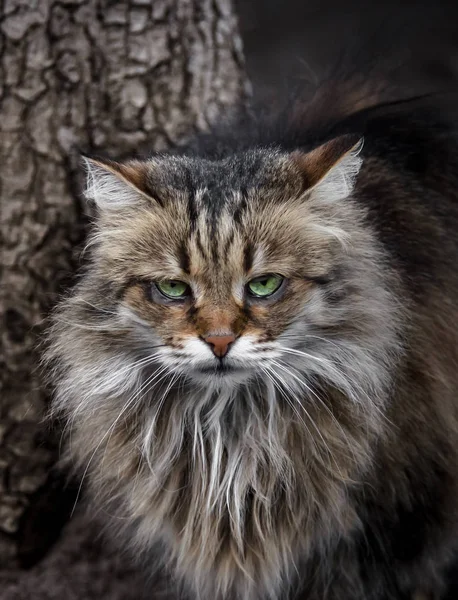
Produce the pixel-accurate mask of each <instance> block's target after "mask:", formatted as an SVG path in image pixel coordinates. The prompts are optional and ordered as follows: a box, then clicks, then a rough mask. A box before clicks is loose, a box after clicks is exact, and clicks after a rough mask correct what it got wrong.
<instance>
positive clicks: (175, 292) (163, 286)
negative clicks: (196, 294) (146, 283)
mask: <svg viewBox="0 0 458 600" xmlns="http://www.w3.org/2000/svg"><path fill="white" fill-rule="evenodd" d="M156 287H157V289H158V290H159V291H160V292H161V294H163V295H164V296H166V297H167V298H171V299H172V300H181V299H182V298H186V297H187V296H189V294H190V289H189V285H188V284H187V283H184V281H176V280H175V279H169V280H168V281H158V282H157V283H156Z"/></svg>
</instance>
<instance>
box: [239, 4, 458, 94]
mask: <svg viewBox="0 0 458 600" xmlns="http://www.w3.org/2000/svg"><path fill="white" fill-rule="evenodd" d="M236 7H237V13H238V15H239V23H240V31H241V35H242V38H243V43H244V52H245V58H246V64H247V69H248V74H249V78H250V80H251V82H252V84H253V91H254V94H255V97H256V98H266V97H269V96H270V95H271V94H272V93H274V91H275V93H279V94H282V95H284V94H286V93H287V91H288V90H289V89H291V86H292V85H296V84H297V83H298V82H306V81H310V82H311V83H314V78H317V79H319V78H320V77H322V76H323V75H324V74H325V73H326V72H327V71H328V70H329V69H330V68H333V67H334V66H335V65H336V64H337V63H338V62H339V60H341V59H342V57H343V56H345V57H346V60H349V61H351V62H352V63H353V64H354V65H355V66H356V68H358V67H361V66H363V67H365V66H366V65H367V64H368V62H370V63H371V65H373V66H374V67H376V68H377V69H381V70H383V69H384V68H385V69H387V70H389V71H390V75H391V77H392V78H395V79H396V81H398V82H399V83H400V84H402V85H404V86H405V87H406V88H407V87H408V88H410V89H411V90H412V91H413V92H415V91H418V92H422V91H431V90H439V89H449V88H450V87H454V86H456V84H457V81H458V1H456V0H398V1H394V0H385V1H383V0H371V1H370V0H368V1H364V0H346V1H339V0H326V1H323V0H321V1H320V0H237V1H236ZM358 63H359V64H358Z"/></svg>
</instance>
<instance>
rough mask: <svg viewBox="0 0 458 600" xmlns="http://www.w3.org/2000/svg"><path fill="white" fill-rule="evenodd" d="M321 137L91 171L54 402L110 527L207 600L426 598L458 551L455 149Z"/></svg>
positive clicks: (372, 130) (433, 130)
mask: <svg viewBox="0 0 458 600" xmlns="http://www.w3.org/2000/svg"><path fill="white" fill-rule="evenodd" d="M330 102H331V104H332V97H331V100H330ZM301 110H302V109H301ZM306 111H307V109H305V112H306ZM312 112H313V111H312ZM337 112H338V111H337ZM345 116H346V115H345ZM318 121H319V119H317V120H316V122H317V123H318V125H317V126H316V127H315V128H313V127H308V130H309V133H307V128H305V130H304V131H298V130H297V127H298V126H297V121H296V125H295V126H294V125H293V126H292V129H291V131H293V134H294V135H291V134H288V135H283V136H279V137H278V138H277V139H274V140H272V139H271V140H269V142H270V143H269V144H267V143H266V141H265V140H264V141H259V140H257V139H256V138H255V137H254V136H252V138H251V139H250V135H248V136H247V137H248V140H247V141H244V142H243V143H242V142H240V140H239V141H238V142H236V143H235V146H234V145H231V143H229V142H227V145H226V142H225V141H224V140H223V141H218V140H212V139H211V138H208V139H207V140H206V141H205V143H204V144H203V145H202V146H201V150H198V149H197V150H193V151H192V153H190V152H182V153H180V154H178V155H176V156H171V155H161V156H157V157H153V158H152V159H151V160H149V161H146V162H130V163H125V164H124V165H117V164H115V163H108V164H105V165H104V164H103V163H93V164H92V166H90V176H91V181H90V186H89V187H90V189H89V195H90V196H91V197H93V198H94V199H95V201H96V203H97V204H98V206H99V209H100V215H99V220H98V224H97V231H96V233H95V235H94V237H93V248H92V258H91V262H90V265H89V267H88V270H87V272H86V274H85V275H84V277H83V278H82V280H81V282H80V283H79V284H78V286H77V287H76V289H75V291H74V293H73V294H72V296H70V297H69V298H68V299H67V300H66V301H64V302H63V304H62V305H61V307H60V309H59V310H58V312H57V313H56V317H55V326H54V330H53V332H52V334H51V338H52V340H51V341H52V346H51V350H50V354H49V356H50V359H51V360H52V361H54V365H55V371H54V373H55V377H56V381H57V398H56V402H55V406H56V409H59V410H60V411H62V412H63V414H64V416H65V417H66V418H67V419H68V422H69V430H70V443H69V449H70V452H69V455H70V457H71V458H72V460H74V462H75V463H76V465H78V466H79V467H80V468H81V470H82V472H83V473H84V476H85V478H86V480H87V482H88V484H89V488H90V490H91V493H92V494H93V498H94V502H96V503H97V504H98V505H100V506H107V513H109V514H114V515H115V518H114V519H113V521H112V525H111V527H112V528H113V529H114V530H116V531H119V532H122V531H123V530H124V529H125V532H126V533H125V535H126V536H127V537H128V538H129V541H130V542H131V544H132V545H133V546H134V547H136V548H137V549H138V550H139V551H141V553H142V554H144V555H149V554H150V553H151V551H152V549H153V548H154V549H155V555H156V557H157V556H159V557H160V558H161V559H162V560H163V563H164V564H165V565H167V566H168V567H170V568H171V570H172V576H173V578H174V579H175V580H176V581H179V582H182V583H183V587H184V588H185V589H186V590H187V591H188V592H189V594H190V595H191V597H192V596H193V595H195V596H196V597H199V598H201V599H202V600H207V599H208V600H210V599H213V598H214V599H215V600H216V599H218V600H220V599H221V600H222V599H228V600H229V599H230V600H236V599H240V600H257V599H260V600H261V599H262V600H264V599H267V598H279V599H281V600H283V599H286V598H296V597H297V598H301V599H303V600H323V599H325V598H326V599H329V600H349V599H351V600H394V599H396V600H397V599H404V598H405V599H407V598H414V597H415V598H416V597H418V598H420V597H421V596H420V595H421V594H424V595H426V597H428V594H436V593H439V592H440V590H441V586H442V578H443V569H444V568H445V566H446V565H447V564H448V561H449V560H450V558H451V555H452V552H453V549H454V548H455V547H456V545H457V544H456V542H457V536H458V514H457V512H458V511H457V504H458V460H457V454H458V328H457V326H456V325H457V323H458V271H457V260H458V234H457V227H458V191H457V190H458V149H457V148H458V147H457V144H456V136H454V134H453V133H452V131H451V128H447V127H446V126H439V125H438V124H437V123H435V122H433V121H431V120H429V118H424V117H423V116H421V115H420V116H418V115H417V117H414V116H408V115H407V114H406V113H403V114H396V115H394V116H393V115H390V114H385V115H384V116H383V115H382V116H380V115H379V116H375V117H373V118H371V117H368V118H364V119H363V121H361V122H360V123H359V124H358V128H357V130H358V133H363V134H364V137H365V143H364V148H363V150H362V151H361V148H360V145H358V144H357V140H358V138H357V137H356V138H355V137H350V136H348V135H347V136H344V137H337V136H338V135H339V134H341V133H342V134H348V133H350V132H352V130H353V129H356V128H355V126H354V125H352V123H351V121H350V123H349V122H348V119H347V120H345V119H343V122H342V125H339V124H338V123H333V124H332V132H331V128H330V127H327V128H326V127H324V126H323V127H322V128H321V129H320V126H319V122H318ZM312 125H315V123H312ZM294 127H296V130H295V129H294ZM312 130H313V134H312V133H311V131H312ZM336 137H337V139H334V141H332V139H331V138H336ZM235 138H237V136H235ZM328 140H331V141H330V142H328ZM272 142H275V146H274V145H273V143H272ZM324 142H326V144H325V145H324V146H321V145H320V144H322V143H324ZM237 144H240V146H241V148H237ZM250 146H251V147H250ZM316 148H318V149H316ZM313 149H315V150H313ZM311 150H313V151H311ZM361 158H362V160H363V162H362V166H361ZM358 171H359V174H358ZM355 177H356V184H355V187H353V185H354V183H355ZM153 198H154V199H153ZM265 273H273V274H277V275H279V277H278V278H277V279H278V281H279V282H280V283H279V284H278V285H279V287H278V289H275V290H274V291H273V292H272V294H271V295H268V296H266V298H260V297H259V296H256V295H251V296H250V292H249V286H250V285H252V284H251V282H252V281H254V282H255V285H256V281H257V279H259V278H260V276H264V274H265ZM280 276H281V277H280ZM283 278H284V279H283ZM155 281H156V282H163V281H165V282H166V284H167V282H170V281H172V282H173V286H174V287H176V285H177V283H176V282H177V281H178V284H180V285H181V283H180V282H182V281H184V282H185V283H186V285H187V286H188V287H187V290H188V292H187V294H188V295H187V296H185V295H184V296H183V297H180V299H179V301H176V300H175V299H171V298H170V297H167V296H164V295H163V294H162V292H161V291H160V288H159V287H157V286H155V285H154V284H153V283H152V282H155ZM272 281H274V279H271V280H269V281H267V280H266V279H265V277H264V279H262V277H261V284H262V285H272V286H273V285H274V283H275V282H274V283H272ZM167 285H168V286H169V287H167V288H166V289H169V290H170V289H172V288H170V285H169V284H167ZM183 285H184V284H183ZM180 289H181V288H180ZM254 289H257V288H254ZM173 293H175V292H173ZM215 340H216V341H215ZM224 340H225V341H224ZM223 342H224V343H223ZM212 350H213V353H212ZM226 353H227V355H226ZM223 356H224V358H223ZM127 532H128V533H127ZM158 547H159V548H160V549H159V550H157V548H158ZM416 594H419V595H418V596H415V595H416Z"/></svg>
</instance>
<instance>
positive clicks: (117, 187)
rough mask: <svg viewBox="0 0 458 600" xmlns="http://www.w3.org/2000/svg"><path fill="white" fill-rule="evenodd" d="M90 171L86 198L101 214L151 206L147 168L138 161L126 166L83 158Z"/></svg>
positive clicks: (143, 163) (87, 169)
mask: <svg viewBox="0 0 458 600" xmlns="http://www.w3.org/2000/svg"><path fill="white" fill-rule="evenodd" d="M83 160H84V162H85V166H86V171H87V187H86V190H85V196H86V198H87V199H88V200H92V201H94V202H95V204H96V205H97V207H98V208H99V209H101V210H116V209H121V208H126V207H133V206H137V205H141V204H144V203H145V202H148V203H150V204H151V203H152V202H153V197H152V195H151V191H150V190H149V188H148V165H147V163H145V162H142V161H139V160H130V161H128V162H125V163H120V162H115V161H112V160H106V159H99V158H97V159H95V158H89V157H83Z"/></svg>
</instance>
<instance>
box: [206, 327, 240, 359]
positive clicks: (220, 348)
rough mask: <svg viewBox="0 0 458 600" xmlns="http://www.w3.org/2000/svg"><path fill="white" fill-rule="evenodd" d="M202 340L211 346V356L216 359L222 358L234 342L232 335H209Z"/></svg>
mask: <svg viewBox="0 0 458 600" xmlns="http://www.w3.org/2000/svg"><path fill="white" fill-rule="evenodd" d="M204 340H205V341H206V342H207V344H209V345H210V346H211V349H212V350H213V354H214V355H215V356H217V357H218V358H223V356H225V355H226V354H227V351H228V350H229V346H230V345H231V344H232V343H233V342H235V335H234V334H232V333H231V334H230V335H227V334H224V335H209V336H207V337H204Z"/></svg>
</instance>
